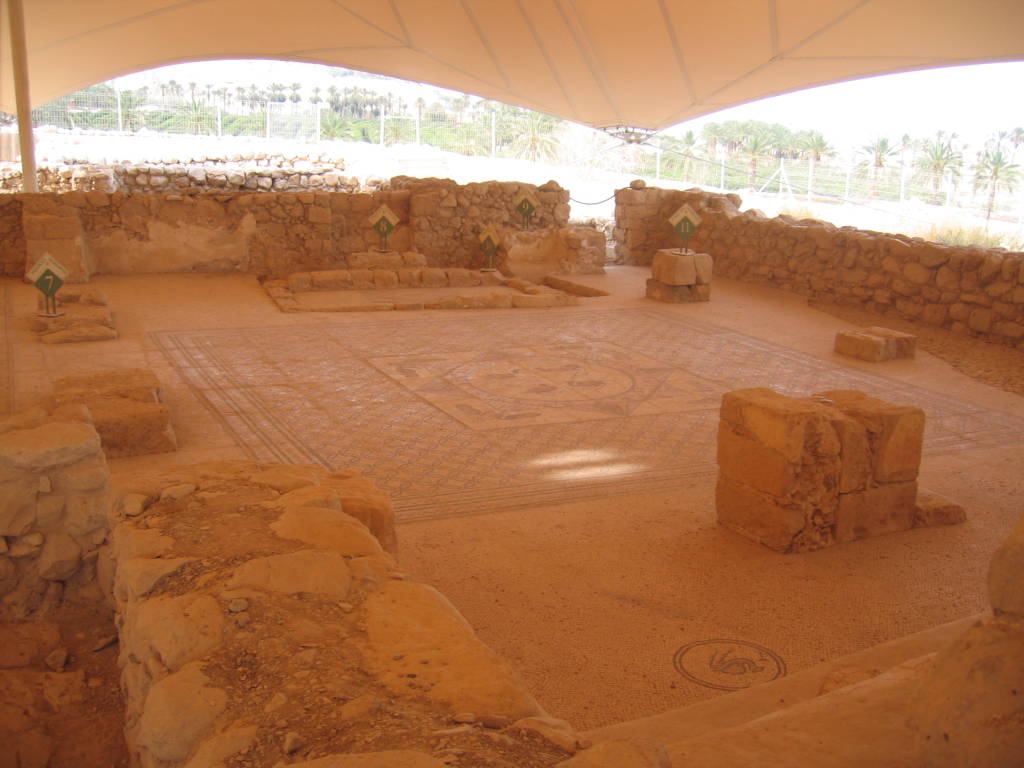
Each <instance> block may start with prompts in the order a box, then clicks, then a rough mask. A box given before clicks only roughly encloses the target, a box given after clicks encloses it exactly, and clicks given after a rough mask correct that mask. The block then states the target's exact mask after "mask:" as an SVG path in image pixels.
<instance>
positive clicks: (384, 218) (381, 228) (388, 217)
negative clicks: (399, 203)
mask: <svg viewBox="0 0 1024 768" xmlns="http://www.w3.org/2000/svg"><path fill="white" fill-rule="evenodd" d="M399 221H400V219H399V218H398V214H396V213H395V212H394V211H392V210H391V209H390V208H388V207H387V205H382V206H380V207H379V208H378V209H377V210H375V211H374V212H373V213H371V214H370V216H369V222H370V226H371V227H373V228H374V229H375V230H377V234H378V235H380V249H381V250H382V251H386V250H387V249H388V235H390V234H391V233H392V232H394V231H395V227H397V226H398V222H399Z"/></svg>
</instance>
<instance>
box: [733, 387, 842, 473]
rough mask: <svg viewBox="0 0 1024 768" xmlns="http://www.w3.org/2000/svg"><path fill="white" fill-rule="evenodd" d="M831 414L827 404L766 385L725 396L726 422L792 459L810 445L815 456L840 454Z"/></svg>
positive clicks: (796, 460)
mask: <svg viewBox="0 0 1024 768" xmlns="http://www.w3.org/2000/svg"><path fill="white" fill-rule="evenodd" d="M832 415H833V414H832V413H831V412H830V410H829V409H828V408H827V407H826V406H824V405H821V404H819V403H816V402H813V401H810V400H798V399H796V398H791V397H786V396H785V395H780V394H779V393H777V392H774V391H772V390H770V389H766V388H757V389H738V390H735V391H733V392H727V393H726V394H725V395H724V396H723V397H722V408H721V418H722V420H723V421H726V422H728V423H729V424H730V425H732V427H733V428H734V429H735V430H736V431H737V432H739V433H740V434H746V435H749V436H750V437H751V438H753V439H754V440H757V441H758V442H759V443H761V444H762V445H765V446H767V447H769V448H772V449H773V450H775V451H778V452H779V453H780V454H782V456H783V457H785V459H786V460H787V461H791V462H800V461H802V460H803V459H804V456H805V452H806V451H807V450H808V446H809V445H811V444H813V445H814V452H815V454H816V455H819V456H829V457H832V456H838V455H839V452H840V447H841V446H840V443H839V438H838V436H837V435H835V433H834V432H832V428H831V418H832Z"/></svg>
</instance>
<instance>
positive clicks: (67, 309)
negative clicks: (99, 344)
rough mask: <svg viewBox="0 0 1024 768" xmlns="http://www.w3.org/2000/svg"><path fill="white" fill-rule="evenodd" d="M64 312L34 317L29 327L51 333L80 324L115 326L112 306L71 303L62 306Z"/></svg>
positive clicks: (39, 331) (36, 330)
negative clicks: (56, 314) (57, 314)
mask: <svg viewBox="0 0 1024 768" xmlns="http://www.w3.org/2000/svg"><path fill="white" fill-rule="evenodd" d="M61 311H62V312H63V313H64V314H62V315H60V316H58V317H39V316H36V317H33V318H32V319H31V321H30V323H29V327H30V328H31V329H32V330H33V331H34V332H35V333H50V332H52V331H62V330H64V329H66V328H74V327H75V326H79V325H105V326H107V327H108V328H113V327H114V318H113V315H111V313H110V307H103V306H93V305H88V304H84V305H79V304H71V305H68V306H64V307H61Z"/></svg>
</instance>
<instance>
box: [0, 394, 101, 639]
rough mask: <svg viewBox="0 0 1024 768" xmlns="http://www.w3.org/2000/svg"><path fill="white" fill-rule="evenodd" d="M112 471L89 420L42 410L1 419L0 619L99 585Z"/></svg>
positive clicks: (18, 616)
mask: <svg viewBox="0 0 1024 768" xmlns="http://www.w3.org/2000/svg"><path fill="white" fill-rule="evenodd" d="M109 476H110V472H109V470H108V469H107V462H106V459H105V457H104V455H103V451H102V450H101V448H100V437H99V435H98V434H97V433H96V430H95V429H94V428H93V427H92V425H91V424H87V423H84V422H83V421H61V420H59V418H56V419H55V418H53V417H48V416H46V414H44V413H42V412H38V413H37V412H30V413H27V414H23V415H21V416H19V417H16V418H12V419H7V420H5V421H3V422H0V617H6V618H11V619H24V618H26V617H28V616H31V615H32V614H34V613H36V612H38V611H40V610H45V609H47V607H50V608H52V607H56V606H57V605H59V604H60V602H61V600H62V599H63V598H64V596H65V592H66V591H72V592H73V591H80V592H83V590H84V592H83V594H86V595H89V594H91V592H88V590H93V591H95V586H94V584H95V579H96V562H97V558H98V555H99V551H100V547H101V545H102V544H103V543H104V541H105V540H106V535H107V508H108V506H109V500H108V496H109V488H108V485H107V481H108V478H109ZM93 596H94V597H95V596H98V595H93Z"/></svg>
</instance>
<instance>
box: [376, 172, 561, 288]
mask: <svg viewBox="0 0 1024 768" xmlns="http://www.w3.org/2000/svg"><path fill="white" fill-rule="evenodd" d="M391 189H392V190H404V191H407V192H409V194H410V196H411V197H410V203H409V215H410V221H411V226H412V228H413V231H414V235H413V241H414V243H415V250H417V251H420V252H421V253H423V254H426V256H427V259H428V261H429V263H430V264H431V265H436V266H439V267H471V268H475V269H479V268H480V267H483V266H484V254H483V251H482V250H481V248H480V242H479V239H478V238H479V236H480V233H481V232H482V231H483V230H484V229H485V228H486V227H487V226H493V227H494V228H495V229H511V230H522V229H523V226H522V223H521V220H520V216H519V214H518V213H516V211H515V198H516V195H518V194H519V193H520V192H521V191H523V190H528V191H530V192H532V193H533V194H534V195H535V196H536V198H537V200H538V202H540V208H539V210H537V211H536V212H535V213H534V214H533V218H532V220H531V227H530V228H531V229H533V230H544V229H549V228H552V227H554V228H559V227H565V226H566V225H567V224H568V223H569V193H568V191H566V190H564V189H562V188H561V187H560V186H558V184H557V183H555V182H554V181H549V182H548V183H547V184H544V185H542V186H540V187H535V186H533V185H532V184H522V183H519V182H514V181H503V182H497V181H488V182H482V183H475V184H465V185H459V184H456V183H455V182H454V181H452V180H450V179H414V178H411V177H409V176H396V177H395V178H393V179H392V180H391ZM577 247H578V246H577ZM528 279H530V278H528Z"/></svg>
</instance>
